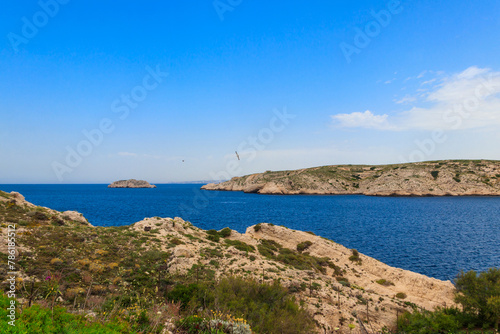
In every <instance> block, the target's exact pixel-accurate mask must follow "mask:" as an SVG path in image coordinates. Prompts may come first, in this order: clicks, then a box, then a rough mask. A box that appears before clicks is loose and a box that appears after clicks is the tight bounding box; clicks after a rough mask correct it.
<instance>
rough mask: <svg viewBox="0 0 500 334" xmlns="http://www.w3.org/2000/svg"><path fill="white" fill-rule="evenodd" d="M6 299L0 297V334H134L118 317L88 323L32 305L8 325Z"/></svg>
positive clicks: (71, 315) (69, 314) (76, 317)
mask: <svg viewBox="0 0 500 334" xmlns="http://www.w3.org/2000/svg"><path fill="white" fill-rule="evenodd" d="M9 303H10V299H9V298H8V297H7V296H6V295H4V294H2V295H0V317H1V319H2V321H0V333H5V334H7V333H13V334H14V333H15V334H25V333H26V334H38V333H40V334H42V333H54V334H55V333H58V334H59V333H71V334H87V333H89V334H111V333H113V334H114V333H136V332H137V331H136V330H134V326H133V325H131V324H130V323H127V322H126V321H124V320H121V319H119V318H112V319H111V320H107V321H105V322H104V323H101V322H91V321H90V320H88V319H86V318H85V317H83V316H81V315H75V314H71V313H68V312H67V311H66V310H65V309H64V308H62V307H58V306H56V307H54V308H53V309H50V308H45V307H41V306H40V305H38V304H34V305H32V306H31V307H28V308H25V309H24V310H23V312H22V313H21V314H20V313H17V312H16V321H15V326H11V325H9V324H8V322H7V321H8V320H10V319H9V318H7V314H8V313H7V307H9Z"/></svg>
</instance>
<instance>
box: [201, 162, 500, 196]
mask: <svg viewBox="0 0 500 334" xmlns="http://www.w3.org/2000/svg"><path fill="white" fill-rule="evenodd" d="M202 189H205V190H228V191H244V192H247V193H259V194H286V195H295V194H332V195H349V194H363V195H369V196H499V195H500V161H493V160H443V161H428V162H415V163H405V164H395V165H375V166H368V165H336V166H322V167H314V168H307V169H299V170H291V171H267V172H265V173H260V174H252V175H247V176H242V177H234V178H232V179H231V180H229V181H226V182H222V183H219V184H215V183H210V184H207V185H204V186H203V187H202Z"/></svg>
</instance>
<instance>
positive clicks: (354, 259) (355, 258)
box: [349, 249, 361, 264]
mask: <svg viewBox="0 0 500 334" xmlns="http://www.w3.org/2000/svg"><path fill="white" fill-rule="evenodd" d="M351 252H352V255H351V256H349V260H350V261H352V262H356V263H357V264H361V258H360V257H359V252H358V251H357V250H356V249H351Z"/></svg>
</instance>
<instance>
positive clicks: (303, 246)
mask: <svg viewBox="0 0 500 334" xmlns="http://www.w3.org/2000/svg"><path fill="white" fill-rule="evenodd" d="M311 245H312V242H311V241H304V242H301V243H299V244H298V245H297V250H298V251H299V252H301V253H302V252H303V251H305V250H306V249H308V248H309V247H311Z"/></svg>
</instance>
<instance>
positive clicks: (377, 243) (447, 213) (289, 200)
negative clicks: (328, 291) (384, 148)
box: [0, 184, 500, 279]
mask: <svg viewBox="0 0 500 334" xmlns="http://www.w3.org/2000/svg"><path fill="white" fill-rule="evenodd" d="M200 186H201V184H160V185H157V188H155V189H111V188H107V185H104V184H95V185H0V190H3V191H7V192H10V191H17V192H20V193H21V194H23V195H24V196H25V197H26V199H27V200H28V201H30V202H32V203H35V204H37V205H41V206H47V207H50V208H52V209H55V210H59V211H65V210H75V211H79V212H81V213H83V214H84V216H85V217H86V218H87V219H88V220H89V221H90V222H91V223H92V224H93V225H99V226H116V225H127V224H131V223H134V222H136V221H139V220H142V219H143V218H145V217H153V216H159V217H176V216H178V217H182V218H183V219H185V220H189V221H191V222H192V223H193V224H194V225H196V226H198V227H201V228H203V229H212V228H214V229H221V228H224V227H230V228H231V229H234V230H237V231H239V232H245V230H246V228H247V227H248V226H250V225H254V224H257V223H261V222H267V223H273V224H275V225H283V226H286V227H289V228H292V229H298V230H303V231H312V232H314V233H315V234H317V235H320V236H323V237H325V238H328V239H332V240H334V241H335V242H338V243H340V244H342V245H344V246H346V247H349V248H355V249H357V250H359V251H360V252H362V253H364V254H366V255H369V256H372V257H374V258H376V259H378V260H380V261H382V262H385V263H387V264H389V265H391V266H395V267H399V268H403V269H408V270H412V271H415V272H419V273H421V274H424V275H428V276H432V277H435V278H439V279H453V278H455V277H456V275H457V274H458V273H459V272H460V271H461V270H465V271H467V270H476V271H483V270H486V269H488V268H489V267H500V197H423V198H418V197H367V196H358V195H350V196H319V195H318V196H316V195H313V196H311V195H294V196H279V195H258V194H244V193H242V192H225V191H204V190H200Z"/></svg>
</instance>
